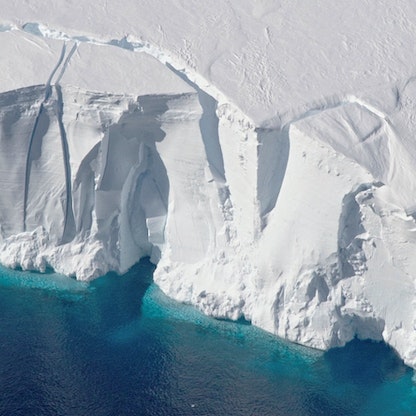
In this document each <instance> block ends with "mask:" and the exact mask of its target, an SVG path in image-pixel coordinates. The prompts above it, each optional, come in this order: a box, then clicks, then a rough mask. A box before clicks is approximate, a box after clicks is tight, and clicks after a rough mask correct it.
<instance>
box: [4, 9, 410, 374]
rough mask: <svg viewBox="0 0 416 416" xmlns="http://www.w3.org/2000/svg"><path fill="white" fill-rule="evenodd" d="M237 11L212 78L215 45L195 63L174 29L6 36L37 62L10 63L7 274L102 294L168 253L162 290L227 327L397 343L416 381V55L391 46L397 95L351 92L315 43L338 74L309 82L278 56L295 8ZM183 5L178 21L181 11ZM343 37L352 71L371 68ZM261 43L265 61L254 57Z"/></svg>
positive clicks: (368, 86) (7, 43)
mask: <svg viewBox="0 0 416 416" xmlns="http://www.w3.org/2000/svg"><path fill="white" fill-rule="evenodd" d="M98 3H99V4H100V2H98ZM145 3H146V2H143V4H145ZM191 3H192V2H191ZM191 3H189V5H188V6H189V10H188V13H190V14H193V15H194V16H196V14H195V10H193V8H192V7H191ZM226 3H227V4H228V6H229V9H227V8H226V7H225V6H218V7H219V10H220V9H221V7H223V9H221V13H222V14H223V20H222V22H223V23H224V24H225V28H226V29H228V30H229V36H230V37H231V41H230V42H231V44H232V45H233V48H234V50H235V51H237V52H238V53H234V55H233V54H232V51H228V50H226V49H225V46H224V43H223V40H222V39H220V40H218V44H217V49H218V51H221V53H218V57H217V59H215V60H214V61H211V62H206V61H205V60H204V59H205V58H204V57H203V54H202V52H199V51H200V49H203V48H199V47H198V45H199V44H198V42H200V43H201V44H203V45H205V44H204V42H205V39H202V38H199V37H198V36H199V35H198V36H197V35H196V33H199V32H196V31H195V33H194V35H193V36H194V39H198V42H196V43H193V42H192V41H189V42H190V43H189V44H188V43H187V42H188V40H187V38H186V37H184V40H183V45H182V47H181V48H180V49H179V50H177V49H175V47H174V46H172V45H175V42H176V44H179V41H178V39H176V37H177V36H180V35H181V33H182V32H181V31H182V28H178V27H171V26H169V25H170V23H166V25H165V26H163V27H162V26H161V27H159V28H158V33H159V35H158V36H159V38H157V39H156V37H155V36H156V35H154V33H156V30H153V29H155V28H156V26H155V23H154V21H153V20H152V18H151V17H150V18H149V19H150V20H149V23H148V25H147V26H146V25H144V26H143V29H142V33H137V34H136V36H133V35H132V34H126V33H125V34H123V35H122V36H120V31H119V30H118V29H117V28H115V27H114V28H113V26H112V24H113V23H112V21H107V22H106V21H105V19H104V20H103V22H106V23H107V24H108V31H109V32H110V33H111V35H108V36H104V35H103V30H104V29H102V28H101V26H97V27H95V28H94V27H93V28H90V29H91V30H85V27H86V26H85V23H84V22H83V21H82V17H80V19H81V20H80V22H78V23H77V24H78V30H76V31H71V30H67V31H65V25H64V23H62V22H61V21H59V16H58V15H56V16H58V17H56V16H51V15H48V14H47V13H46V12H45V13H46V14H45V16H46V17H45V18H46V19H47V20H49V21H50V22H51V26H48V25H45V24H40V23H34V22H36V21H37V20H36V19H35V18H37V17H39V16H37V14H38V13H37V12H36V11H33V12H32V15H31V16H26V15H27V13H29V12H27V11H25V12H24V14H25V19H28V18H29V17H31V18H33V20H29V19H28V20H25V22H24V23H22V22H18V21H15V20H13V19H12V18H10V22H8V21H6V23H4V24H0V32H1V33H0V39H1V42H2V45H4V53H5V56H8V57H13V55H16V54H17V55H19V56H21V57H22V58H21V59H20V60H19V61H20V62H21V64H20V65H15V64H14V60H13V59H5V60H2V61H0V68H1V72H2V74H5V75H4V78H3V80H2V81H1V82H0V127H1V128H0V245H1V246H0V262H1V263H2V264H4V265H7V266H9V267H21V268H23V269H29V270H40V271H44V270H46V269H47V268H49V267H51V268H53V269H55V270H56V271H58V272H61V273H64V274H67V275H72V276H76V277H77V278H78V279H81V280H90V279H93V278H96V277H98V276H100V275H102V274H104V273H106V272H107V271H109V270H114V271H117V272H118V273H123V272H124V271H126V270H128V269H129V268H130V267H131V266H132V265H133V264H134V263H135V262H137V261H138V259H140V258H141V257H144V256H150V258H151V260H152V261H153V262H154V263H155V264H157V268H156V271H155V276H154V278H155V281H156V283H157V284H158V285H159V286H160V287H161V288H162V289H163V290H164V291H165V292H166V293H167V294H168V295H170V296H172V297H174V298H175V299H177V300H179V301H182V302H187V303H192V304H194V305H196V306H197V307H199V308H200V309H201V310H202V311H204V312H205V313H207V314H210V315H212V316H215V317H218V318H224V319H233V320H237V319H245V320H247V321H250V322H252V323H253V324H254V325H257V326H259V327H261V328H264V329H266V330H268V331H270V332H273V333H275V334H277V335H279V336H281V337H284V338H287V339H289V340H292V341H294V342H297V343H301V344H304V345H308V346H311V347H314V348H320V349H328V348H331V347H335V346H342V345H344V344H345V343H346V342H348V341H349V340H351V339H352V338H354V337H359V338H370V339H375V340H385V341H386V342H387V343H389V344H390V345H391V346H393V347H394V348H395V349H396V350H397V351H398V353H399V354H400V355H401V356H402V357H403V359H404V360H405V362H406V363H407V364H409V365H412V366H413V367H416V307H415V302H416V286H415V283H416V260H415V258H416V257H415V256H414V253H415V252H416V221H415V218H416V197H415V195H416V180H415V179H414V175H413V174H412V172H413V171H414V169H415V167H416V159H415V156H414V155H415V154H416V142H415V141H414V132H415V131H416V129H415V127H416V125H415V120H414V113H415V111H416V81H415V78H413V77H412V76H410V75H409V74H410V73H411V66H412V65H411V62H410V63H409V64H407V60H406V59H404V58H403V57H402V56H399V55H400V53H399V52H397V53H396V54H397V56H399V58H398V59H397V61H398V63H397V62H396V61H394V60H393V59H392V58H391V53H390V52H391V50H393V49H394V48H396V47H397V45H396V43H395V42H394V39H393V38H392V39H387V40H388V41H389V42H390V43H388V42H387V40H386V39H385V38H383V39H381V40H380V42H382V41H383V42H384V41H385V43H383V45H381V46H380V45H378V44H376V43H375V42H374V44H373V46H374V45H376V47H377V48H378V49H376V50H377V51H378V55H377V56H376V58H374V59H376V61H377V62H379V63H381V62H383V65H385V67H383V71H384V72H383V75H382V78H383V79H381V78H380V77H379V78H377V77H373V78H372V77H371V76H370V75H368V74H364V73H361V75H360V76H359V75H357V74H355V73H354V71H353V69H351V68H353V66H354V65H352V64H351V63H350V62H346V63H345V66H343V67H342V69H341V67H340V66H338V67H337V68H338V70H339V72H340V73H341V75H340V76H339V78H335V77H332V78H331V77H330V76H329V75H328V73H327V74H326V75H325V73H324V72H322V71H324V70H327V71H329V72H330V71H333V68H329V67H328V64H327V63H326V64H325V62H327V61H328V60H329V58H333V57H335V56H336V55H335V54H334V53H335V52H334V50H335V49H334V45H333V44H332V43H331V42H332V41H333V40H332V38H331V39H330V40H328V41H327V42H328V43H325V42H321V43H320V42H318V41H317V45H318V46H316V45H315V44H314V46H313V47H316V48H318V47H319V48H323V49H322V50H321V51H320V53H321V55H322V59H323V61H322V62H324V63H322V62H319V63H315V62H312V63H311V64H310V65H311V68H313V69H315V71H314V72H313V74H312V75H311V79H312V81H310V83H309V84H308V82H307V81H305V79H306V78H305V74H304V73H303V72H302V66H299V63H298V67H297V69H296V68H295V69H294V66H293V65H294V63H295V62H296V59H300V58H296V56H295V55H296V52H294V51H293V50H292V49H291V47H289V46H287V45H291V42H294V40H292V38H290V36H289V35H287V34H286V35H285V36H286V38H284V39H286V42H287V45H286V46H285V47H286V49H284V48H283V49H282V50H283V52H282V53H283V54H286V57H287V59H286V60H284V62H282V63H281V65H282V66H281V67H280V68H275V64H276V62H275V61H274V59H275V58H274V56H275V54H274V53H273V54H272V53H271V52H269V50H270V51H272V52H273V51H275V49H273V48H275V45H276V44H277V45H278V46H279V47H283V46H282V41H281V40H280V41H279V40H276V33H278V32H279V30H280V29H281V27H283V28H286V29H287V28H288V27H291V22H292V20H293V19H294V17H293V15H290V13H291V12H293V10H294V9H291V8H290V7H289V6H288V5H287V4H286V3H285V2H281V4H280V6H279V7H280V8H283V9H285V10H286V15H287V20H286V21H282V20H280V21H279V22H280V24H281V27H280V26H278V25H277V24H276V25H275V26H273V24H271V23H270V22H269V20H270V19H269V17H270V15H273V16H275V15H279V13H278V12H277V11H276V10H275V8H276V6H274V5H272V3H270V8H268V7H267V4H269V3H268V2H267V1H266V2H258V4H257V6H258V8H259V9H256V10H254V9H253V10H251V9H250V10H251V13H252V16H251V17H249V16H246V15H244V14H243V13H242V12H241V11H240V12H237V11H236V10H235V7H232V6H230V4H232V2H231V3H229V2H226ZM311 3H312V2H311ZM404 3H406V2H404ZM146 4H147V3H146ZM178 4H179V3H177V2H173V3H172V5H169V6H166V5H165V6H166V7H167V9H168V10H170V11H171V12H172V13H173V12H175V13H176V12H177V8H178V7H179V6H178ZM192 4H193V3H192ZM129 5H130V3H129V2H127V6H125V7H126V8H127V9H128V8H129V7H130V6H129ZM10 7H12V6H10ZM91 7H93V6H91ZM94 7H95V6H94ZM97 7H98V6H97ZM109 7H111V6H109ZM143 7H144V6H143ZM155 7H156V6H155ZM157 7H159V6H157ZM160 7H161V8H162V9H163V7H162V6H160ZM195 7H196V6H195ZM198 7H205V6H198ZM262 7H263V9H262ZM305 7H306V6H305ZM334 7H335V8H336V7H338V8H339V10H338V9H337V10H335V11H334V10H333V8H334ZM368 7H370V6H368ZM371 7H372V6H371ZM371 7H370V8H371ZM329 8H330V10H329V11H327V12H326V13H329V14H331V13H332V14H333V15H334V16H335V17H336V16H338V17H339V16H340V15H343V18H344V19H346V21H349V19H350V20H351V19H353V16H352V15H351V12H350V9H348V10H344V9H343V8H342V7H341V6H334V5H332V3H331V5H330V6H329ZM269 9H270V10H269ZM306 9H307V7H306ZM9 10H11V11H10V14H11V15H12V9H9ZM94 10H95V9H94ZM279 10H280V9H279ZM351 10H352V9H351ZM159 12H160V14H161V15H162V14H163V13H166V11H162V10H159ZM373 12H374V15H375V18H377V19H378V20H377V19H376V20H377V21H380V22H382V24H381V23H380V25H381V26H380V27H379V28H377V31H376V34H375V35H374V36H376V35H377V34H379V32H383V30H384V32H386V33H389V32H388V30H387V29H388V28H389V27H390V26H389V25H394V24H396V23H394V21H393V20H383V18H382V17H383V16H382V12H381V11H380V10H379V9H374V10H373ZM91 13H92V12H91ZM276 13H277V14H276ZM304 13H305V16H304V20H305V22H306V21H307V19H308V17H307V15H308V11H307V10H305V11H304ZM337 13H338V14H337ZM380 13H381V15H380ZM389 13H390V15H389V16H396V14H397V13H396V12H395V11H394V10H390V11H389ZM395 13H396V14H395ZM409 13H410V12H409ZM87 14H88V12H87ZM282 15H283V14H282ZM114 16H116V14H114ZM236 16H239V17H238V19H237V17H236ZM268 16H269V17H268ZM209 18H210V17H209V16H208V18H207V19H208V20H209ZM211 18H212V20H210V24H212V25H213V27H215V26H216V25H217V23H218V22H216V20H215V19H214V18H213V17H212V16H211ZM355 18H357V16H356V17H355ZM396 18H397V19H398V20H396V21H401V20H400V19H402V20H403V19H404V16H403V15H402V14H398V15H397V16H396ZM138 19H140V17H138ZM291 19H292V20H291ZM266 21H267V22H269V23H270V24H267V25H266V26H265V27H264V26H261V25H260V23H259V22H263V23H264V22H266ZM335 21H336V19H335ZM28 22H29V23H28ZM115 22H116V23H118V21H117V19H116V18H115ZM242 23H247V26H243V25H242ZM292 23H293V22H292ZM53 24H55V25H56V27H57V28H58V29H54V27H53ZM192 24H193V23H186V24H185V27H186V28H187V30H190V31H191V32H192V30H191V29H192V27H191V26H192ZM204 24H205V23H204ZM114 25H115V23H114ZM126 25H127V26H128V25H129V23H128V21H127V23H126ZM238 25H240V26H238ZM250 25H251V29H247V27H250ZM383 25H384V26H383ZM236 26H238V30H239V31H240V32H241V36H242V38H241V39H243V40H241V39H240V38H239V39H240V40H239V41H237V40H236V39H235V33H234V31H235V30H236V29H235V28H236ZM131 27H132V26H130V28H131ZM308 27H309V29H310V28H311V27H312V23H311V24H310V26H308ZM308 27H307V28H308ZM112 28H113V29H114V30H113V29H112ZM386 28H387V29H386ZM400 28H401V27H400ZM83 29H84V31H82V30H83ZM151 29H152V30H151ZM199 29H200V30H201V31H202V32H203V33H208V31H205V32H204V30H205V29H207V28H206V26H204V25H202V26H201V27H200V28H199ZM199 29H198V30H199ZM106 30H107V29H106ZM112 30H113V31H112ZM282 30H283V29H282ZM305 30H306V29H305ZM317 30H318V32H319V31H323V32H325V31H326V30H330V29H327V28H324V27H322V28H321V27H320V28H319V29H317ZM343 30H344V29H342V28H339V33H340V35H339V36H341V37H342V36H343V37H342V42H341V41H340V42H341V44H342V45H343V47H344V48H345V50H340V51H338V52H339V54H340V58H339V60H341V61H342V60H343V59H344V58H345V54H352V55H354V53H355V52H354V51H352V52H351V51H350V50H351V48H352V46H351V45H352V44H353V43H354V38H353V37H351V34H350V33H349V32H347V31H345V30H344V31H343ZM363 30H364V29H363ZM400 30H402V29H400ZM240 32H239V33H240ZM384 32H383V33H384ZM106 33H107V32H106ZM279 33H280V32H279ZM285 33H286V32H285ZM288 33H291V32H288ZM319 33H321V32H319ZM325 33H326V32H325ZM337 33H338V32H337ZM363 33H364V32H359V33H358V34H357V35H356V36H357V37H358V38H360V37H363V38H364V37H365V36H364V34H365V33H367V32H365V33H364V34H363ZM113 34H114V35H113ZM143 35H146V36H148V38H149V39H150V41H144V40H143ZM168 35H169V36H168ZM175 36H176V37H175ZM256 36H257V37H256ZM337 36H338V34H337ZM369 36H370V35H369ZM406 36H407V35H406V34H402V40H403V44H404V45H406V41H407V37H406ZM152 37H153V38H152ZM260 38H261V39H263V43H262V42H260V41H259V39H260ZM190 39H191V40H192V39H193V38H192V36H190ZM208 39H209V38H208ZM244 40H245V41H244ZM370 40H371V39H370ZM338 41H339V39H338ZM207 42H208V41H207ZM256 42H257V43H256ZM264 42H265V43H264ZM334 42H335V41H334ZM386 42H387V43H386ZM243 44H244V46H245V47H246V48H247V56H248V55H249V54H250V53H251V54H252V55H253V54H254V55H253V56H254V58H256V59H254V58H253V57H251V58H247V56H246V55H244V54H243V53H242V54H240V52H241V50H242V49H241V48H242V47H243ZM256 44H257V45H260V46H259V47H260V49H261V48H263V49H261V50H262V51H263V52H264V53H257V52H256V53H255V51H254V46H255V45H256ZM386 45H387V46H386ZM389 45H391V46H389ZM199 46H200V45H199ZM205 46H206V47H207V48H210V47H211V46H209V45H205ZM363 48H364V49H365V48H366V45H365V44H364V46H363ZM352 49H353V48H352ZM209 51H210V53H211V52H212V54H214V52H213V51H211V49H209ZM315 52H316V51H315ZM199 54H201V55H199ZM305 54H306V55H305V56H306V57H309V58H311V57H312V55H311V54H312V52H310V53H309V52H305ZM326 54H328V55H326ZM331 54H332V55H331ZM264 56H266V57H269V58H267V59H269V61H267V59H266V58H264ZM328 57H329V58H328ZM252 58H253V59H252ZM25 59H26V60H25ZM250 59H252V60H251V61H250ZM334 59H336V58H334ZM337 59H338V58H337ZM239 60H240V61H241V62H240V63H239ZM227 62H228V64H229V65H230V68H231V69H230V74H231V75H230V74H228V73H227V68H226V63H227ZM247 62H248V63H251V66H250V65H247ZM343 62H344V61H343ZM254 63H256V64H257V65H258V67H259V68H260V69H259V70H258V69H256V68H255V65H254ZM351 65H352V66H351ZM406 65H407V66H406ZM335 66H336V65H335ZM350 66H351V68H350ZM401 66H403V67H404V69H403V70H402V72H401V75H403V77H402V78H400V79H399V76H398V74H399V70H398V68H401ZM236 68H237V69H236ZM238 68H244V69H243V70H241V69H240V70H241V71H242V72H238V71H240V70H239V69H238ZM270 68H275V69H276V71H277V72H276V73H277V74H279V76H278V80H277V81H276V80H275V77H276V76H277V75H276V74H274V75H271V74H268V71H269V70H270ZM328 68H329V69H328ZM335 69H336V68H335ZM356 70H357V71H361V70H362V68H361V66H360V65H359V64H357V65H356ZM293 71H295V73H296V74H295V75H297V76H298V78H296V79H294V78H291V77H294V76H295V75H292V74H293ZM385 73H386V74H387V75H384V74H385ZM219 74H225V75H219ZM345 74H347V75H345ZM354 74H355V75H354ZM363 74H364V75H363ZM234 75H235V77H234ZM240 75H241V77H240V78H239V76H240ZM269 75H270V76H269ZM325 77H327V78H330V79H331V80H332V81H331V83H329V84H328V83H326V82H325V81H326V78H325ZM348 77H349V78H348ZM395 77H396V78H395ZM347 78H348V79H349V81H348V82H349V83H348V84H347V82H346V81H345V79H347ZM350 78H351V79H352V81H351V80H350ZM236 80H237V81H238V80H239V81H240V84H239V87H238V88H237V87H236V82H237V81H236ZM270 80H274V81H273V82H274V83H272V84H270V85H269V84H268V82H269V81H270ZM363 80H364V81H363ZM392 80H393V81H392ZM403 80H404V81H403ZM270 82H271V81H270ZM381 84H382V85H383V86H382V87H381V86H380V85H381ZM250 85H251V86H253V87H252V90H247V89H248V88H249V87H250ZM285 88H286V89H285ZM321 90H322V91H323V92H320V91H321ZM317 91H319V93H318V92H317ZM251 93H252V95H251ZM261 94H263V95H261ZM262 105H264V112H263V113H262V112H261V106H262ZM275 107H276V108H275Z"/></svg>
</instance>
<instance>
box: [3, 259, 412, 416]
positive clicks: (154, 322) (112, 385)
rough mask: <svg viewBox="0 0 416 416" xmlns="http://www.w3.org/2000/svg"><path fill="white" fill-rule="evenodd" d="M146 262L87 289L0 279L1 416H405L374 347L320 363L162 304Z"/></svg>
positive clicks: (27, 276) (389, 355) (379, 347)
mask: <svg viewBox="0 0 416 416" xmlns="http://www.w3.org/2000/svg"><path fill="white" fill-rule="evenodd" d="M153 269H154V267H153V266H152V265H151V264H150V263H149V262H147V261H146V260H144V261H142V262H141V263H139V264H138V265H136V266H135V267H134V268H133V269H132V270H131V271H129V272H128V273H127V274H126V275H124V276H122V277H120V276H117V275H115V274H108V275H106V276H105V277H103V278H101V279H98V280H95V281H94V282H92V283H90V284H86V283H82V282H77V281H75V280H72V279H70V278H67V277H64V276H60V275H56V274H49V275H46V276H45V275H40V274H36V273H28V272H11V271H8V270H5V269H0V312H1V313H0V339H1V341H0V343H1V344H0V345H1V354H0V386H1V393H0V415H2V416H3V415H4V416H6V415H7V416H9V415H10V416H11V415H13V416H27V415H31V416H49V415H50V416H52V415H60V416H66V415H71V416H84V415H85V416H91V415H94V416H119V415H138V416H146V415H149V416H150V415H152V416H163V415H166V416H176V415H177V416H187V415H193V416H195V415H197V416H217V415H218V416H224V415H233V416H234V415H235V416H238V415H259V416H260V415H261V416H267V415H270V416H315V415H324V416H364V415H365V416H383V415H385V416H392V415H394V416H405V415H407V416H410V415H414V409H415V408H416V389H415V387H414V385H413V383H412V375H413V370H411V369H410V368H408V367H406V366H405V365H404V364H403V362H402V361H401V360H400V359H399V358H398V357H397V356H396V355H395V354H394V353H393V352H392V350H391V349H390V348H389V347H387V346H385V344H381V343H372V342H368V341H366V342H363V341H352V342H351V343H349V344H347V346H346V347H344V348H340V349H334V350H331V351H329V352H327V353H323V352H319V351H316V350H311V349H308V348H305V347H300V346H296V345H294V344H291V343H288V342H285V341H281V340H278V339H277V338H276V337H274V336H273V335H271V334H268V333H266V332H264V331H262V330H259V329H257V328H255V327H253V326H251V325H245V324H244V323H232V322H228V321H218V320H214V319H212V318H208V317H206V316H204V315H202V314H201V313H199V312H197V311H196V310H195V309H194V308H193V307H189V306H184V305H180V304H178V303H176V302H175V301H172V300H169V299H168V298H167V297H166V296H165V295H163V293H162V292H161V291H160V290H159V289H158V288H157V287H156V286H155V285H154V284H153V283H152V273H153Z"/></svg>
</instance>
